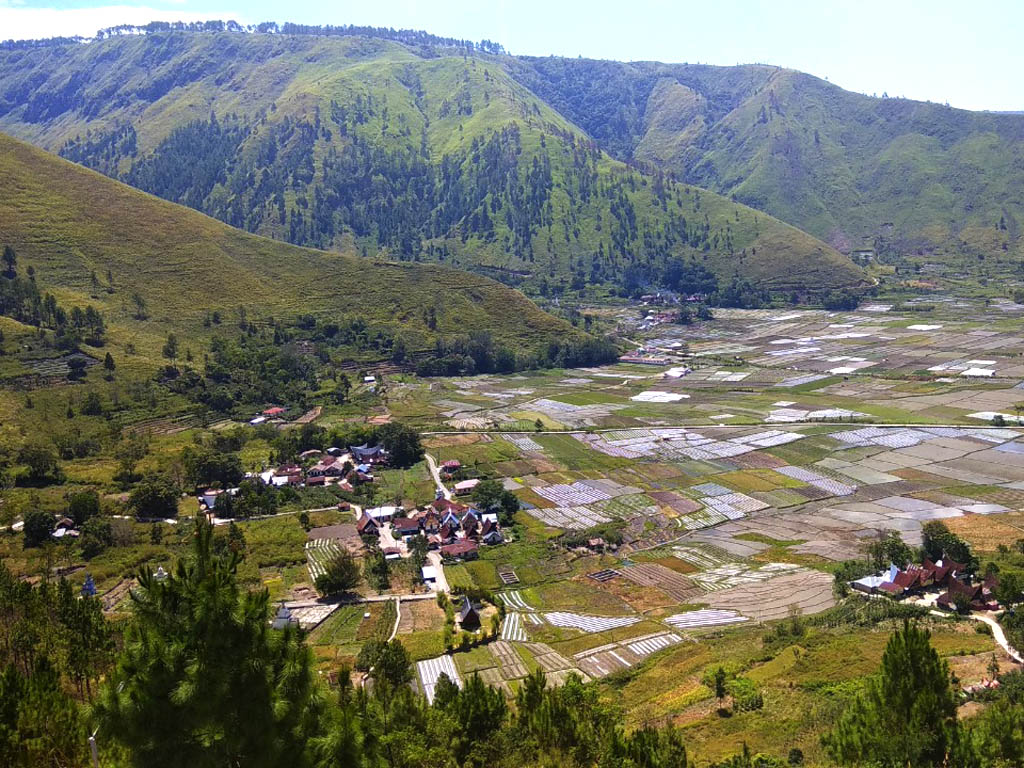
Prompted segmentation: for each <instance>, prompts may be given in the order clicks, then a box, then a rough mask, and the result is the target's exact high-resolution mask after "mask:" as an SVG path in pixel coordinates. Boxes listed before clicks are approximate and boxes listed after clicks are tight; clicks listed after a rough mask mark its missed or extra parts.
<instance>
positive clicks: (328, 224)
mask: <svg viewBox="0 0 1024 768" xmlns="http://www.w3.org/2000/svg"><path fill="white" fill-rule="evenodd" d="M513 64H514V60H512V59H510V58H509V57H507V56H502V55H490V54H485V53H482V52H472V53H471V52H469V51H467V50H465V49H461V50H460V49H458V48H452V47H450V46H449V47H444V46H438V45H430V44H423V45H412V44H409V45H407V44H404V43H401V42H396V41H394V40H387V39H380V38H374V37H365V36H351V35H348V36H322V35H309V34H239V33H209V32H194V33H186V32H170V31H159V32H154V33H152V34H148V35H144V36H137V35H130V36H115V37H112V38H110V39H106V40H102V41H99V42H93V43H90V44H87V45H82V44H78V43H75V44H68V43H63V44H61V43H56V44H50V45H40V46H37V47H18V46H13V47H11V46H9V47H7V48H6V49H3V50H0V129H2V130H5V131H8V132H9V133H11V134H14V135H17V136H19V137H21V138H24V139H27V140H28V141H31V142H33V143H35V144H37V145H39V146H42V147H44V148H46V149H49V150H51V151H59V152H60V153H61V154H62V155H63V156H64V157H66V158H68V159H71V160H74V161H76V162H79V163H81V164H83V165H87V166H89V167H92V168H95V169H97V170H100V171H101V172H103V173H106V174H108V175H110V176H113V177H115V178H118V179H121V180H123V181H125V182H127V183H129V184H132V185H134V186H136V187H138V188H140V189H143V190H146V191H149V192H151V193H154V194H157V195H159V196H161V197H164V198H166V199H169V200H173V201H175V202H180V203H183V204H185V205H188V206H191V207H193V208H196V209H197V210H200V211H203V212H205V213H208V214H209V215H211V216H213V217H215V218H218V219H220V220H221V221H224V222H226V223H228V224H231V225H233V226H236V227H239V228H242V229H245V230H248V231H250V232H254V233H258V234H261V235H266V236H269V237H273V238H276V239H280V240H286V241H289V242H292V243H295V244H300V245H307V246H313V247H318V248H323V249H329V250H337V249H341V250H352V249H355V250H357V251H358V252H360V253H362V254H365V255H373V254H377V253H383V254H384V255H385V256H387V257H390V258H394V259H399V260H403V261H438V262H443V263H445V264H450V265H454V266H458V267H464V268H471V269H474V270H476V271H482V272H484V273H486V274H490V275H493V276H496V277H500V278H501V279H502V280H504V281H506V282H510V283H513V284H519V283H520V282H526V284H527V285H528V286H529V287H531V288H533V289H538V290H540V291H541V292H547V291H548V290H549V289H550V290H551V291H553V292H556V293H557V292H558V291H559V290H560V289H562V288H563V287H567V286H574V287H581V286H583V285H585V284H588V283H590V284H593V283H605V284H612V285H619V286H623V287H627V288H631V289H636V288H641V287H644V286H646V285H648V284H652V283H660V284H669V285H671V287H678V288H680V289H682V290H686V289H689V288H693V287H694V286H695V285H696V284H697V283H700V284H701V285H703V286H705V287H706V281H703V280H698V281H694V280H685V279H684V280H682V281H680V280H679V279H678V275H679V274H688V275H692V274H698V275H705V274H706V273H705V271H704V270H709V271H710V272H712V273H714V275H715V276H716V278H717V281H718V283H719V284H720V285H725V284H727V283H730V282H731V281H733V279H734V278H736V277H739V278H742V279H743V280H746V281H751V282H753V283H756V284H758V285H759V287H761V288H768V289H773V290H776V291H785V292H787V294H788V293H790V292H794V291H795V292H804V293H806V292H812V291H814V292H817V291H822V290H827V289H830V288H835V287H840V286H852V285H857V284H860V283H862V282H863V279H864V278H863V275H862V273H861V272H860V270H859V269H858V268H857V267H856V266H854V265H853V264H852V262H850V260H849V259H847V258H845V257H843V256H842V255H841V254H840V253H838V252H837V251H836V250H834V249H832V248H831V247H829V246H827V245H825V244H824V243H823V242H821V241H820V240H817V239H815V238H814V237H811V236H809V235H807V234H805V233H803V232H801V231H799V230H797V229H796V228H794V227H792V226H789V225H786V224H783V223H782V222H780V221H778V220H776V219H773V218H772V217H770V216H768V215H766V214H764V213H762V212H758V211H755V210H753V209H751V208H749V207H746V206H744V205H740V204H737V203H735V202H733V201H731V200H729V199H727V198H724V197H721V196H719V195H716V194H713V193H711V192H708V191H705V190H702V189H700V188H698V187H696V186H694V185H692V184H690V183H680V182H677V181H674V180H673V179H672V178H671V177H670V176H669V175H666V174H660V173H646V172H643V171H641V170H639V169H637V168H634V167H630V166H628V165H627V164H625V163H623V162H621V161H618V160H615V159H613V158H612V157H610V156H609V155H608V154H607V153H605V152H604V151H602V150H601V149H600V147H599V146H598V144H597V143H595V141H594V138H593V137H591V136H589V135H588V134H587V133H586V132H585V131H584V130H582V129H581V128H580V127H578V125H577V123H579V122H581V121H580V120H579V117H578V116H577V117H575V118H573V119H567V118H566V117H565V116H563V115H562V114H560V113H559V112H558V111H556V110H555V109H553V108H552V107H551V106H550V105H549V104H548V103H546V102H545V101H544V100H543V99H542V98H540V97H539V96H537V95H536V94H535V93H533V92H532V91H531V90H530V89H529V88H527V87H525V86H524V85H523V83H522V82H520V80H517V79H516V78H514V77H513V76H512V75H511V74H510V70H511V69H514V67H513ZM598 138H600V137H598ZM732 287H733V288H735V289H736V290H738V291H740V292H742V291H744V290H746V289H745V288H744V286H743V285H740V286H739V287H737V286H732Z"/></svg>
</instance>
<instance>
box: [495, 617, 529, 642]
mask: <svg viewBox="0 0 1024 768" xmlns="http://www.w3.org/2000/svg"><path fill="white" fill-rule="evenodd" d="M501 639H502V640H507V641H511V642H520V643H523V642H526V629H525V628H524V627H523V618H522V614H520V613H516V612H515V611H509V612H508V613H506V614H505V619H504V621H502V623H501Z"/></svg>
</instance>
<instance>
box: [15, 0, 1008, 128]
mask: <svg viewBox="0 0 1024 768" xmlns="http://www.w3.org/2000/svg"><path fill="white" fill-rule="evenodd" d="M200 19H224V20H227V19H234V20H236V21H238V22H240V23H243V24H247V23H256V22H260V21H277V22H284V21H294V22H299V23H305V24H339V25H340V24H359V25H372V26H383V27H394V28H409V29H423V30H426V31H428V32H431V33H433V34H436V35H442V36H445V37H457V38H463V39H471V40H481V39H484V38H486V39H490V40H493V41H496V42H499V43H502V44H503V45H504V46H505V47H506V49H508V51H509V52H510V53H516V54H528V55H538V56H546V55H560V56H584V57H589V58H601V59H618V60H623V61H635V60H658V61H667V62H690V63H695V62H700V63H704V64H722V65H730V64H748V63H766V64H777V65H781V66H785V67H791V68H793V69H798V70H801V71H804V72H808V73H810V74H813V75H817V76H818V77H824V78H827V79H828V80H829V81H831V82H833V83H835V84H837V85H839V86H841V87H843V88H846V89H848V90H852V91H859V92H861V93H867V94H877V95H879V96H881V95H882V94H883V93H888V95H889V96H893V97H896V96H904V97H907V98H913V99H921V100H928V101H934V102H939V103H949V104H951V105H952V106H954V107H961V108H964V109H989V110H1005V111H1010V110H1012V111H1024V78H1021V76H1020V73H1022V72H1024V45H1021V43H1020V41H1019V35H1020V32H1021V30H1024V2H1020V0H972V2H964V1H963V0H955V1H954V0H928V1H927V2H925V1H924V0H857V1H856V2H850V1H849V0H842V1H840V0H700V2H692V1H691V0H675V1H674V2H673V1H672V0H619V1H618V2H608V0H586V1H583V0H473V1H470V0H429V1H425V0H357V1H353V0H293V2H291V3H287V4H282V3H280V2H270V0H121V2H120V3H119V4H112V3H111V2H110V0H106V2H104V0H0V40H6V39H12V38H14V39H30V38H40V37H53V36H55V35H76V34H77V35H83V36H92V35H93V34H95V32H96V30H97V29H99V28H102V27H108V26H115V25H117V24H126V23H137V24H142V23H146V22H148V21H152V20H161V21H177V20H183V21H192V20H200Z"/></svg>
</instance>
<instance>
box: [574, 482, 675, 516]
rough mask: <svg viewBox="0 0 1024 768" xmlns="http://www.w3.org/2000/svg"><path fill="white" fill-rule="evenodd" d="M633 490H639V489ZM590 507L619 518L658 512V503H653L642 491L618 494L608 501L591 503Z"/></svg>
mask: <svg viewBox="0 0 1024 768" xmlns="http://www.w3.org/2000/svg"><path fill="white" fill-rule="evenodd" d="M632 490H637V491H638V490H639V489H638V488H636V489H632ZM590 508H591V509H593V510H595V511H597V512H600V513H601V514H602V515H608V516H610V517H615V518H619V519H629V518H633V517H637V516H638V515H655V514H657V513H658V507H657V505H656V504H652V503H651V500H650V499H649V498H648V497H647V496H645V495H644V494H642V493H632V494H629V495H626V496H617V497H615V498H613V499H608V500H607V501H600V502H598V503H596V504H591V505H590Z"/></svg>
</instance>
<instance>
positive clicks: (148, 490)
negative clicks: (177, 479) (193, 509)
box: [128, 477, 178, 519]
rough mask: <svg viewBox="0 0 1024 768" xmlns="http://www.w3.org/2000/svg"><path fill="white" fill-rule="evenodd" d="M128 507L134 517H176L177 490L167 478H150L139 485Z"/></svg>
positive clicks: (129, 499)
mask: <svg viewBox="0 0 1024 768" xmlns="http://www.w3.org/2000/svg"><path fill="white" fill-rule="evenodd" d="M128 507H129V509H131V510H132V511H133V512H134V513H135V516H136V517H143V518H147V517H148V518H161V519H164V518H168V517H177V516H178V489H177V487H176V486H175V485H174V483H173V482H171V480H170V478H167V477H151V478H148V479H146V480H143V481H142V482H141V483H139V484H138V485H137V486H136V487H135V490H133V491H132V493H131V496H129V497H128Z"/></svg>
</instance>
